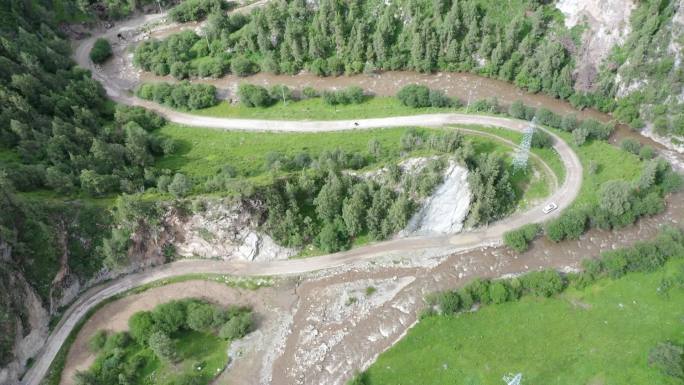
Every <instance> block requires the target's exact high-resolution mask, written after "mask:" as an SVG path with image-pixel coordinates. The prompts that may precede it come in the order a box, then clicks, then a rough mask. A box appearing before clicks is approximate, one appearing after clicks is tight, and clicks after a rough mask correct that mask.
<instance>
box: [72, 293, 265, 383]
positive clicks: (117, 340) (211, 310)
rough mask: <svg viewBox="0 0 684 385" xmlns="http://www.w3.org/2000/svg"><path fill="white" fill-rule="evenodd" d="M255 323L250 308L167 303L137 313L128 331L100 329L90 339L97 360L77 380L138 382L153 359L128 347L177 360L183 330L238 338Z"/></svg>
mask: <svg viewBox="0 0 684 385" xmlns="http://www.w3.org/2000/svg"><path fill="white" fill-rule="evenodd" d="M252 327H253V321H252V313H251V310H249V309H247V308H242V307H237V306H231V307H228V308H224V307H221V306H217V305H213V304H210V303H208V302H204V301H201V300H196V299H185V300H177V301H171V302H168V303H163V304H160V305H157V306H156V307H155V308H154V309H153V310H152V311H140V312H137V313H135V314H133V316H131V318H130V319H129V320H128V328H129V331H128V332H120V333H114V334H111V335H107V333H106V332H104V331H99V332H97V333H96V334H95V335H94V336H93V337H92V338H91V340H90V347H91V349H92V350H93V351H94V352H95V353H98V357H97V359H96V362H95V364H94V365H93V366H92V367H91V368H90V369H89V370H87V371H83V372H77V374H76V377H75V379H76V383H77V384H78V385H100V384H102V385H105V384H119V383H138V382H139V380H140V378H139V377H138V376H139V372H140V369H141V368H143V367H144V366H145V365H147V364H148V363H149V362H147V358H146V356H145V355H142V354H138V355H135V356H133V357H132V358H131V357H126V350H127V349H130V348H134V349H135V348H136V347H137V348H139V347H146V348H149V349H150V350H151V351H152V352H154V354H155V355H156V356H157V358H158V359H159V360H161V361H166V362H170V363H175V361H177V360H178V358H179V357H178V351H177V347H176V342H175V341H174V339H173V338H172V336H174V335H175V334H176V333H177V332H179V331H183V330H193V331H198V332H202V333H212V334H216V335H218V336H219V337H220V338H223V339H227V340H234V339H239V338H242V337H243V336H245V335H246V334H247V333H249V331H250V330H251V328H252ZM192 379H193V380H196V379H197V378H195V377H192ZM181 381H184V380H181ZM194 383H196V382H188V384H194Z"/></svg>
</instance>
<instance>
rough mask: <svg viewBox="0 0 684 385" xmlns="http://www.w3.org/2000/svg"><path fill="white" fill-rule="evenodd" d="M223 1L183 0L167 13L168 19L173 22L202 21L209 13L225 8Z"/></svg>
mask: <svg viewBox="0 0 684 385" xmlns="http://www.w3.org/2000/svg"><path fill="white" fill-rule="evenodd" d="M226 5H227V3H226V2H225V1H223V0H185V1H183V2H181V3H180V4H178V5H177V6H175V7H173V8H171V10H170V11H169V18H171V20H173V21H175V22H179V23H187V22H189V21H198V20H203V19H204V18H206V17H207V15H209V14H210V13H214V12H220V11H221V10H222V9H224V8H225V7H226Z"/></svg>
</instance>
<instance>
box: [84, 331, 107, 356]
mask: <svg viewBox="0 0 684 385" xmlns="http://www.w3.org/2000/svg"><path fill="white" fill-rule="evenodd" d="M106 343H107V332H106V331H104V330H98V331H97V332H95V334H93V336H92V337H90V340H89V341H88V347H89V348H90V350H91V351H92V352H98V351H100V350H101V349H102V348H104V346H105V344H106Z"/></svg>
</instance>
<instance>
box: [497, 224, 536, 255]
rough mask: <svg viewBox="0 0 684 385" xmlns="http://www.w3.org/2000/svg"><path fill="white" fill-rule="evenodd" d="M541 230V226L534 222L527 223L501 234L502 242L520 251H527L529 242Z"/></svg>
mask: <svg viewBox="0 0 684 385" xmlns="http://www.w3.org/2000/svg"><path fill="white" fill-rule="evenodd" d="M540 231H541V226H540V225H538V224H535V223H530V224H527V225H525V226H523V227H521V228H519V229H515V230H511V231H508V232H506V233H505V234H504V236H503V241H504V244H505V245H506V246H508V247H510V248H511V249H513V250H515V251H517V252H518V253H522V252H524V251H527V249H528V248H529V246H530V242H532V240H534V238H535V237H536V236H537V235H538V234H539V232H540Z"/></svg>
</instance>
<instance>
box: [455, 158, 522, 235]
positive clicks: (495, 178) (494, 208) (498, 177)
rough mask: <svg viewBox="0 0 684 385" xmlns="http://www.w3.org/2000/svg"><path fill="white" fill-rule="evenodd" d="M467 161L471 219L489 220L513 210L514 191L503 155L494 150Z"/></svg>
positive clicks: (485, 222) (469, 214)
mask: <svg viewBox="0 0 684 385" xmlns="http://www.w3.org/2000/svg"><path fill="white" fill-rule="evenodd" d="M466 163H467V165H468V168H469V171H470V173H469V174H468V184H469V185H470V191H471V194H472V195H471V196H472V197H473V200H472V202H471V203H470V212H469V213H468V222H469V223H470V224H472V225H477V224H487V223H490V222H492V221H493V220H495V219H498V218H501V217H502V216H503V215H505V214H507V213H508V212H509V211H510V210H512V209H513V207H514V202H515V201H516V198H515V192H514V191H513V187H512V185H511V181H510V177H509V175H508V171H507V170H506V167H505V165H504V161H503V159H502V158H501V157H499V156H497V155H495V154H480V155H478V156H476V157H474V159H473V160H472V161H470V162H466Z"/></svg>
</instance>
